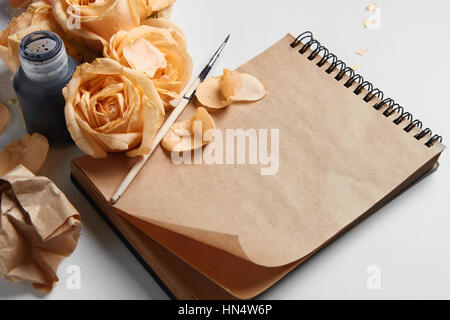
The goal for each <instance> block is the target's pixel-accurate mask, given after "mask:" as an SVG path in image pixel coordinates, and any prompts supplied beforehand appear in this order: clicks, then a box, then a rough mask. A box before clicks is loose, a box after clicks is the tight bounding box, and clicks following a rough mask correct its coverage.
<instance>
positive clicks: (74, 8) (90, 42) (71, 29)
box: [52, 0, 140, 52]
mask: <svg viewBox="0 0 450 320" xmlns="http://www.w3.org/2000/svg"><path fill="white" fill-rule="evenodd" d="M52 7H53V12H54V14H55V17H56V20H57V21H58V23H59V24H60V25H61V26H62V28H63V29H64V30H65V31H66V32H68V33H70V34H72V35H73V36H76V37H78V38H80V39H82V40H83V42H84V43H85V44H86V46H88V47H89V48H91V49H93V50H95V51H98V52H101V51H102V49H103V45H104V44H106V43H107V41H108V40H109V38H111V36H112V35H113V34H115V33H116V32H117V31H120V30H130V29H132V28H134V27H137V26H139V25H140V18H139V7H138V3H137V0H54V1H52Z"/></svg>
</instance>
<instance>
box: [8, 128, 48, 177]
mask: <svg viewBox="0 0 450 320" xmlns="http://www.w3.org/2000/svg"><path fill="white" fill-rule="evenodd" d="M48 149H49V144H48V141H47V138H45V137H44V136H42V135H40V134H39V133H34V134H33V135H32V136H30V135H28V134H26V135H24V136H23V138H22V140H18V141H13V142H11V143H10V144H8V145H7V146H6V147H5V148H3V150H2V152H1V153H0V176H2V175H5V174H6V173H7V172H9V171H10V170H12V169H14V168H15V167H17V166H18V165H19V164H22V165H24V166H25V167H26V168H27V169H28V170H30V171H31V172H33V173H34V174H37V173H38V172H39V171H40V170H41V168H42V166H43V165H44V163H45V159H47V153H48Z"/></svg>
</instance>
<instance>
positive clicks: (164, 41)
mask: <svg viewBox="0 0 450 320" xmlns="http://www.w3.org/2000/svg"><path fill="white" fill-rule="evenodd" d="M152 20H153V21H152ZM158 20H160V19H149V20H148V21H147V22H146V23H148V24H154V23H155V24H161V23H162V24H163V25H165V26H169V24H168V22H161V21H158ZM156 21H158V22H156ZM161 26H162V25H161ZM103 55H104V56H105V57H108V58H111V59H113V60H115V61H117V62H119V63H121V64H122V65H124V66H126V67H129V68H133V69H136V70H140V71H143V72H144V73H145V74H146V75H147V76H148V77H149V78H150V79H152V81H153V83H154V85H155V87H156V89H157V90H158V93H159V94H160V96H161V98H162V99H163V101H164V105H165V107H166V108H170V107H171V105H170V102H171V101H172V100H174V99H178V98H180V97H179V94H180V93H181V91H182V90H183V89H184V87H185V86H186V84H187V83H188V81H189V80H190V78H191V75H192V59H191V57H190V56H189V54H188V52H187V50H186V40H185V38H184V35H183V33H182V31H181V30H180V29H177V28H171V27H165V28H164V27H153V26H151V25H141V26H140V27H137V28H133V29H131V30H129V31H119V32H117V33H116V34H115V35H114V36H112V37H111V39H110V41H109V43H108V44H107V45H105V47H104V51H103Z"/></svg>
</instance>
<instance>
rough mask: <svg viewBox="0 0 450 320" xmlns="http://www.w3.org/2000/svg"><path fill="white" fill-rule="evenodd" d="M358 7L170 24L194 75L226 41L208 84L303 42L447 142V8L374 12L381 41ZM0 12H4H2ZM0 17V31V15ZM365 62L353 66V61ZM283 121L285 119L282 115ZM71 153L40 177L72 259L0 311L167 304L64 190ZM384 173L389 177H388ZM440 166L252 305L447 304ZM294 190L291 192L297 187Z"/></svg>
mask: <svg viewBox="0 0 450 320" xmlns="http://www.w3.org/2000/svg"><path fill="white" fill-rule="evenodd" d="M369 2H370V1H362V0H345V1H344V0H341V1H337V0H334V1H332V0H322V1H294V0H290V1H287V0H284V1H281V0H278V1H268V0H251V1H250V0H245V1H243V0H240V1H238V0H227V1H219V0H178V1H177V3H176V4H175V9H174V12H173V17H172V18H173V20H174V21H175V22H176V23H177V24H179V25H180V26H181V27H182V28H183V29H184V30H185V32H186V35H187V38H188V43H189V52H190V53H191V55H192V57H193V60H194V62H195V73H197V72H199V71H200V69H201V68H202V66H203V65H205V63H206V62H207V60H208V58H209V57H210V56H211V54H212V52H213V51H214V50H215V49H216V48H217V46H218V45H219V44H220V43H221V42H222V41H223V39H224V38H225V36H226V35H227V34H228V33H231V40H230V42H229V44H228V46H227V47H226V50H225V51H224V53H223V56H222V57H221V59H220V61H219V63H218V65H217V67H216V69H215V70H214V71H213V73H216V74H218V73H220V71H221V69H222V68H223V67H227V68H235V67H237V66H239V65H240V64H242V63H244V62H246V61H247V60H249V59H250V58H252V57H253V56H255V55H256V54H258V53H260V52H261V51H263V50H264V49H266V48H267V47H268V46H270V45H271V44H273V43H274V42H276V41H277V40H279V39H280V38H281V37H282V36H284V35H285V34H286V33H287V32H290V33H292V34H293V35H297V34H299V33H301V32H303V31H305V30H311V31H313V32H314V35H315V37H316V38H317V39H318V40H319V41H320V42H321V43H322V44H324V45H326V46H327V47H328V48H329V49H330V50H331V51H332V52H334V53H336V54H337V55H338V56H339V57H340V58H341V59H342V60H344V61H346V62H347V64H348V65H350V66H352V65H354V64H357V63H358V64H361V68H360V69H359V70H358V72H359V73H361V74H362V75H363V76H364V77H365V78H367V79H368V80H370V81H371V82H373V84H374V85H375V87H379V88H381V89H383V90H384V92H385V94H386V96H388V97H392V98H394V99H395V100H396V101H398V102H399V103H400V104H402V105H403V106H405V107H406V109H407V110H408V111H410V112H412V113H413V114H414V115H415V116H416V117H418V118H419V119H421V120H422V121H423V122H424V124H425V125H426V126H430V127H431V128H432V129H433V131H435V132H436V133H440V134H441V135H442V136H444V139H445V140H444V143H445V142H447V143H449V142H448V141H450V111H449V106H448V104H449V99H448V97H449V89H448V84H449V80H448V79H449V78H448V77H449V75H450V66H449V62H448V57H447V56H448V52H449V51H450V45H449V34H448V32H449V30H450V19H449V17H448V14H449V13H450V2H449V1H443V0H434V1H431V0H430V1H419V0H396V1H387V0H385V1H378V3H379V5H380V6H381V10H382V11H381V18H382V21H381V29H379V30H365V29H364V28H363V27H362V23H361V19H362V17H363V15H364V9H365V6H366V5H367V4H368V3H369ZM2 5H3V7H4V8H5V7H6V6H7V1H6V0H2ZM4 8H2V9H0V23H1V25H2V26H4V25H6V23H7V21H8V18H9V17H8V13H7V12H5V10H4ZM360 48H363V49H367V50H369V53H368V54H367V55H365V56H362V57H361V56H358V55H356V54H355V51H356V50H358V49H360ZM10 79H11V75H10V73H9V72H8V71H6V69H5V68H4V66H2V67H1V70H0V101H2V102H4V103H6V104H8V105H9V106H10V108H11V110H13V111H14V119H13V123H12V124H11V125H10V126H9V128H8V129H7V132H6V133H4V134H3V135H2V136H1V137H0V147H3V146H5V145H6V144H7V143H8V142H9V141H11V140H12V139H19V138H20V137H21V136H22V134H23V133H24V129H23V123H22V119H21V116H20V109H19V106H18V104H17V102H16V103H13V101H9V102H8V100H9V99H12V98H14V94H13V92H12V87H11V81H10ZM286 116H288V115H286ZM81 154H82V153H81V152H80V151H78V150H77V149H76V147H74V146H72V147H66V148H61V149H52V150H51V151H50V154H49V156H48V160H47V163H46V165H45V167H44V169H43V171H42V174H43V175H46V176H49V177H50V178H51V179H53V180H54V181H55V183H56V184H57V185H58V186H59V187H60V188H61V189H62V190H63V191H64V192H65V193H66V195H67V196H68V198H69V199H70V200H71V201H72V202H73V204H74V205H75V206H76V207H77V208H78V210H79V211H80V213H81V215H82V219H83V224H84V228H83V231H82V236H81V238H80V241H79V244H78V247H77V248H76V250H75V252H74V253H73V254H72V256H71V257H69V258H67V259H65V260H63V262H62V263H61V265H60V267H59V269H58V276H59V278H60V282H59V284H58V286H57V287H56V288H55V289H54V290H53V291H52V292H51V293H50V294H48V295H44V294H41V293H38V292H36V291H34V290H33V289H32V288H31V286H30V285H29V284H23V283H10V282H6V281H1V280H0V299H22V298H38V299H81V298H84V299H94V298H96V299H165V298H167V296H166V295H165V294H164V292H163V291H162V290H161V289H160V288H159V287H158V285H157V284H156V282H155V281H154V280H153V279H152V278H151V276H150V275H149V274H148V273H147V272H146V271H145V270H144V269H143V267H141V265H140V264H139V263H138V262H137V261H136V259H135V258H134V257H133V256H132V255H131V253H129V252H128V250H127V249H126V248H125V246H124V245H123V244H122V243H121V242H120V241H119V239H118V238H117V237H116V236H115V234H114V233H113V232H112V231H111V230H110V229H109V228H108V227H107V225H106V224H105V223H104V222H103V220H102V219H101V218H100V217H99V216H97V214H96V212H95V211H94V210H93V209H92V208H91V206H90V205H89V203H88V202H87V201H85V199H84V198H83V197H82V196H81V194H80V193H79V192H78V191H77V190H76V189H75V187H74V186H73V185H72V184H71V182H70V180H69V162H70V160H71V159H73V158H75V157H77V156H80V155H81ZM392 169H393V170H395V168H392ZM449 178H450V161H449V155H448V154H446V153H444V155H443V157H442V158H441V168H440V169H439V170H438V171H437V172H436V173H434V174H433V175H431V176H430V177H428V178H427V179H425V180H424V181H422V182H421V183H419V184H418V185H416V186H415V187H414V188H412V189H410V190H408V191H407V192H406V193H404V194H402V195H401V196H400V197H398V198H397V199H395V200H394V201H393V202H391V203H390V204H388V205H387V206H385V207H384V208H382V209H381V210H379V211H378V212H377V213H376V214H375V215H373V216H371V217H370V218H368V219H367V220H365V221H364V222H363V223H361V224H360V225H359V226H357V227H356V228H354V229H353V230H351V231H350V232H349V233H347V234H346V235H344V236H343V237H342V238H341V239H339V240H338V241H337V242H335V243H334V244H332V245H331V246H329V247H328V248H326V249H325V250H324V251H322V252H321V253H319V254H318V255H316V256H315V257H314V258H312V259H311V260H310V261H308V262H307V263H305V264H303V265H301V266H300V267H299V268H297V269H296V270H295V271H294V272H292V273H291V274H290V275H288V276H287V277H286V278H285V279H283V280H282V281H281V282H280V283H279V284H277V285H276V286H274V287H273V288H271V289H270V290H269V291H267V292H266V293H264V294H263V295H261V296H260V298H263V299H266V298H268V299H313V298H319V299H332V298H340V299H355V298H360V299H380V298H385V299H394V298H413V299H416V298H427V299H428V298H447V299H448V298H450V289H449V284H450V271H449V270H450V255H449V247H450V232H449V230H450V229H449V226H450V210H449V204H450V202H449V196H450V194H449V186H450V184H449ZM300 183H301V182H300ZM70 265H77V266H79V267H80V268H81V281H82V286H81V290H69V289H68V288H67V286H66V281H67V279H68V276H69V275H68V274H67V268H68V267H69V266H70ZM370 265H377V266H379V268H380V269H381V289H380V290H368V288H367V286H366V281H367V278H368V274H367V273H366V271H367V267H368V266H370Z"/></svg>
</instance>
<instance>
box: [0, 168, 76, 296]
mask: <svg viewBox="0 0 450 320" xmlns="http://www.w3.org/2000/svg"><path fill="white" fill-rule="evenodd" d="M80 230H81V221H80V215H79V213H78V211H77V210H76V209H75V208H74V207H73V206H72V204H71V203H70V202H69V201H68V200H67V198H66V197H65V195H64V194H63V193H62V192H61V190H59V189H58V188H57V187H56V185H55V184H53V182H52V181H50V180H49V179H48V178H45V177H37V176H34V175H33V173H31V172H30V171H29V170H27V169H26V168H25V167H24V166H22V165H20V166H18V167H17V168H15V169H13V170H12V171H10V172H9V173H8V174H7V175H5V176H2V177H0V276H1V277H2V278H3V279H5V280H8V281H28V282H32V283H33V287H34V288H35V289H37V290H40V291H44V292H49V291H51V290H52V289H53V287H54V286H55V284H56V283H57V282H58V277H57V276H56V269H57V268H58V265H59V263H60V261H61V260H62V259H63V258H64V257H67V256H69V255H70V254H71V253H72V252H73V250H74V249H75V247H76V245H77V242H78V238H79V236H80Z"/></svg>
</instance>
